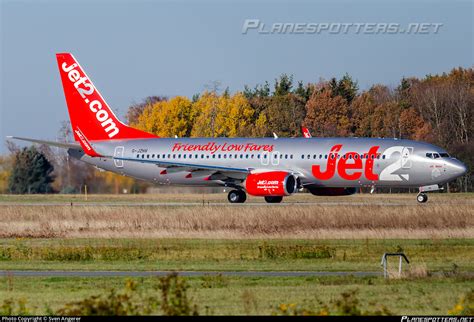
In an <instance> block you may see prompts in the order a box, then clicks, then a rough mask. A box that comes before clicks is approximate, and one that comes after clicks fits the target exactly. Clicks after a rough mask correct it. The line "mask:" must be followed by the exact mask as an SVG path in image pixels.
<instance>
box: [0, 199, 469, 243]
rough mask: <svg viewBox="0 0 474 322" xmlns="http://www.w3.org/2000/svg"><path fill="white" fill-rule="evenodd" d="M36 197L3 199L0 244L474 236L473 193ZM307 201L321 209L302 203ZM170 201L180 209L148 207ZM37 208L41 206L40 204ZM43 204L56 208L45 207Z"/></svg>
mask: <svg viewBox="0 0 474 322" xmlns="http://www.w3.org/2000/svg"><path fill="white" fill-rule="evenodd" d="M39 198H41V197H39V196H2V197H1V199H0V200H2V201H0V238H1V237H3V238H12V237H20V238H21V237H27V238H206V239H248V238H250V239H251V238H286V239H289V238H297V239H335V238H337V239H364V238H369V239H373V238H396V239H401V238H408V239H417V238H426V239H432V238H472V237H473V236H474V198H472V197H471V195H469V194H459V195H458V194H434V195H432V198H431V200H430V201H429V202H428V203H427V204H423V205H420V204H417V202H416V201H415V198H414V195H375V196H374V195H360V196H359V195H356V196H349V197H336V198H334V197H333V198H332V199H331V198H318V197H314V196H309V195H307V194H301V195H299V196H295V197H294V199H292V198H288V200H290V201H291V202H293V201H294V203H291V204H290V203H284V204H281V205H276V206H275V205H267V204H262V205H261V206H260V205H259V204H250V205H247V206H246V205H228V204H222V205H218V204H212V203H211V204H209V205H208V204H207V200H211V202H216V201H217V200H219V201H222V200H224V199H225V195H222V194H210V195H204V196H201V195H179V194H178V195H171V194H170V195H158V196H153V197H146V196H128V195H127V196H123V197H121V196H94V197H92V198H89V199H88V200H89V201H88V202H89V203H90V202H94V204H92V205H89V206H87V205H75V206H74V205H73V206H71V205H70V203H71V202H73V204H74V202H76V203H77V202H78V201H79V200H80V199H79V198H80V197H79V196H60V195H59V196H56V195H51V196H46V197H44V198H43V199H39ZM39 200H40V201H39ZM200 200H205V202H204V203H201V202H200ZM254 200H259V201H260V202H261V198H255V199H250V200H249V202H253V201H254ZM310 200H311V201H313V202H314V201H317V202H318V203H311V204H304V202H308V201H310ZM171 201H173V202H182V203H183V204H180V205H173V206H168V205H166V204H165V205H164V204H162V203H161V204H158V205H150V203H151V202H163V203H166V202H171ZM35 202H36V203H37V202H41V204H40V205H37V204H36V205H35V204H34V203H35ZM45 202H50V203H52V204H53V205H50V204H48V205H45V204H44V203H45ZM104 202H106V203H105V204H104ZM192 202H194V203H192ZM25 203H26V204H25ZM32 203H33V204H32ZM188 203H192V204H190V205H189V204H188ZM65 204H67V205H65ZM147 204H148V205H147Z"/></svg>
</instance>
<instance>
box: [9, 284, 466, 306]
mask: <svg viewBox="0 0 474 322" xmlns="http://www.w3.org/2000/svg"><path fill="white" fill-rule="evenodd" d="M136 280H137V281H138V282H139V285H141V288H140V289H141V290H142V291H144V292H145V293H146V294H155V293H156V290H154V288H153V287H154V286H155V285H156V284H157V281H156V279H155V278H142V279H136ZM0 281H1V282H2V283H1V284H0V286H1V287H0V299H1V298H4V299H8V298H14V299H24V300H26V307H27V308H28V309H29V313H31V314H45V313H48V311H53V312H54V311H56V310H57V309H58V308H61V307H63V306H64V304H65V303H68V302H71V301H77V300H78V299H82V298H86V297H88V296H91V295H96V294H103V293H107V290H109V289H110V288H115V289H117V290H119V289H122V288H123V286H124V284H125V279H123V278H59V277H55V278H30V277H23V278H13V279H11V280H7V279H6V278H3V280H2V279H0ZM187 281H188V284H189V286H190V288H189V290H188V296H189V297H190V298H191V301H192V302H193V303H195V304H197V306H198V310H199V313H200V314H206V313H207V314H219V315H225V314H272V313H274V314H275V313H278V309H277V308H278V307H279V306H280V304H287V305H290V304H297V305H298V306H300V307H302V308H306V309H316V308H317V307H318V300H320V301H323V302H324V303H331V301H335V300H337V299H339V298H340V297H341V294H342V293H344V292H349V291H353V290H357V295H356V297H357V299H358V300H359V302H360V303H359V304H358V306H359V307H360V308H361V309H362V310H363V311H375V310H376V309H378V308H380V307H381V306H382V305H383V306H385V307H386V308H387V309H388V310H389V311H390V312H391V313H392V314H398V315H402V314H409V315H412V314H417V315H433V314H441V315H446V314H447V313H448V310H451V309H452V308H453V307H454V306H455V305H456V303H457V302H458V301H459V298H460V297H461V296H463V295H464V294H465V293H467V292H469V291H470V290H471V289H472V288H473V287H474V284H473V282H472V280H466V279H465V278H461V277H443V278H438V277H425V278H414V279H408V280H407V279H405V280H389V281H385V280H383V278H368V277H366V278H354V277H350V276H348V277H318V278H316V277H307V278H273V277H265V278H237V277H212V278H211V277H202V278H188V279H187Z"/></svg>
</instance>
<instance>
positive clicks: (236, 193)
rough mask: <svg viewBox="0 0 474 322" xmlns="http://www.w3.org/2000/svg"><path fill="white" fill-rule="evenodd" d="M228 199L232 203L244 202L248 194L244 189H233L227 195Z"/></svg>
mask: <svg viewBox="0 0 474 322" xmlns="http://www.w3.org/2000/svg"><path fill="white" fill-rule="evenodd" d="M227 200H229V202H230V203H244V202H245V200H247V195H246V194H245V192H244V191H242V190H231V191H229V194H228V195H227Z"/></svg>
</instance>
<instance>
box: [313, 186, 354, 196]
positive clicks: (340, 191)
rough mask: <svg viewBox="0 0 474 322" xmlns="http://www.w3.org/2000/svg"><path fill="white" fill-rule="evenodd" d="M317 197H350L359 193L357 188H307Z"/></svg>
mask: <svg viewBox="0 0 474 322" xmlns="http://www.w3.org/2000/svg"><path fill="white" fill-rule="evenodd" d="M306 188H307V189H308V191H309V192H311V193H312V194H313V195H315V196H349V195H353V194H354V193H356V192H357V188H326V187H314V186H313V187H312V186H308V187H306Z"/></svg>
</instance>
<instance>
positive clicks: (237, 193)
mask: <svg viewBox="0 0 474 322" xmlns="http://www.w3.org/2000/svg"><path fill="white" fill-rule="evenodd" d="M56 56H57V61H58V66H59V72H60V75H61V80H62V84H63V87H64V94H65V97H66V103H67V107H68V111H69V117H70V119H71V126H72V130H73V133H74V139H75V142H70V143H57V142H50V141H44V140H37V139H29V138H19V137H14V138H17V139H21V140H26V141H30V142H35V143H42V144H49V145H52V146H57V147H62V148H66V149H67V150H68V153H69V154H70V155H71V156H72V157H75V158H77V159H79V160H82V161H84V162H87V163H89V164H91V165H94V166H96V167H98V168H99V169H103V170H108V171H112V172H115V173H119V174H121V175H126V176H131V177H135V178H138V179H143V180H147V181H149V182H152V183H155V184H163V185H170V184H175V185H194V186H221V187H230V188H232V190H231V191H230V192H229V194H228V200H229V202H231V203H241V202H245V200H246V194H250V195H252V196H261V197H264V198H265V200H266V201H267V202H269V203H278V202H281V201H282V199H283V197H285V196H290V195H292V194H294V193H297V192H298V191H300V190H301V189H302V188H306V189H307V190H308V191H309V192H311V193H312V194H314V195H331V196H333V195H350V194H353V193H355V192H356V190H357V188H359V187H364V186H365V187H372V188H375V187H399V188H409V187H410V188H413V187H416V188H419V194H418V196H417V200H418V201H419V202H426V201H427V199H428V197H427V195H426V192H428V191H436V190H439V189H440V185H442V184H444V183H446V182H448V181H451V180H453V179H455V178H457V177H459V176H462V175H463V174H464V173H466V167H465V166H464V164H463V163H462V162H460V161H459V160H457V159H455V158H453V157H451V156H449V154H448V153H447V152H446V151H445V150H444V149H442V148H439V147H437V146H434V145H432V144H428V143H423V142H416V141H411V140H397V139H376V138H341V137H339V138H310V137H308V136H310V134H309V131H307V133H305V138H278V137H277V136H275V137H274V138H177V137H174V138H160V137H157V136H155V135H153V134H150V133H146V132H143V131H140V130H137V129H134V128H131V127H129V126H127V125H125V124H124V123H122V122H120V120H119V119H118V118H117V117H116V116H115V114H114V113H113V112H112V110H111V109H110V108H109V106H108V105H107V103H106V102H105V100H104V99H103V97H102V96H101V95H100V93H99V91H98V90H97V88H96V87H95V86H94V85H93V83H92V81H91V79H90V78H89V77H87V75H86V74H85V72H84V70H83V69H82V68H81V66H80V65H79V63H78V62H77V61H76V59H75V58H74V57H73V56H72V55H71V54H69V53H61V54H57V55H56Z"/></svg>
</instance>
